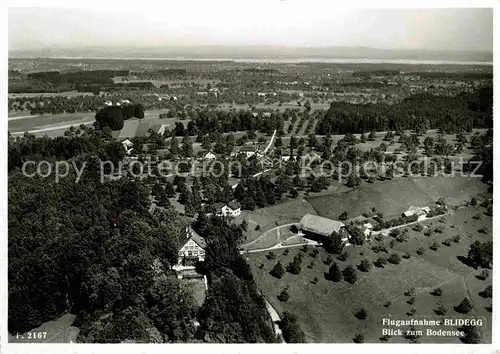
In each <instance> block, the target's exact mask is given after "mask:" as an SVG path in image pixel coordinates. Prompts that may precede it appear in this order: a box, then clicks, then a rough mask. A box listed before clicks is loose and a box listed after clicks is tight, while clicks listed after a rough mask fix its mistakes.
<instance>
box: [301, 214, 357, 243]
mask: <svg viewBox="0 0 500 354" xmlns="http://www.w3.org/2000/svg"><path fill="white" fill-rule="evenodd" d="M299 229H300V230H301V231H302V233H303V234H304V236H305V237H307V238H310V239H313V240H319V241H322V240H323V239H324V238H325V237H328V236H330V235H331V234H332V233H333V232H337V233H338V234H340V235H341V236H342V239H343V240H345V241H347V239H348V233H347V231H346V229H345V224H344V223H342V222H340V221H337V220H332V219H327V218H324V217H322V216H319V215H313V214H306V215H304V216H303V217H302V219H301V220H300V223H299Z"/></svg>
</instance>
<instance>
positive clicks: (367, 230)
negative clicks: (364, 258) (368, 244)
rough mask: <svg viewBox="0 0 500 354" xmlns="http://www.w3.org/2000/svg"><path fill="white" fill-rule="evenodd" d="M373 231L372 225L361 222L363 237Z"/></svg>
mask: <svg viewBox="0 0 500 354" xmlns="http://www.w3.org/2000/svg"><path fill="white" fill-rule="evenodd" d="M372 231H373V225H372V224H371V223H369V222H367V223H365V224H363V234H364V235H365V238H368V237H370V235H371V234H372Z"/></svg>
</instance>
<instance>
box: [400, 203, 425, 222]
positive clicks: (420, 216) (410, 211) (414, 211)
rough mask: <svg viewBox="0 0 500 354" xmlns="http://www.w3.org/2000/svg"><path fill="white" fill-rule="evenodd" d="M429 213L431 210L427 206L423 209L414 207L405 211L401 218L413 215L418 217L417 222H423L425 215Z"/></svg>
mask: <svg viewBox="0 0 500 354" xmlns="http://www.w3.org/2000/svg"><path fill="white" fill-rule="evenodd" d="M430 211H431V208H429V207H428V206H425V207H423V208H421V207H416V206H414V205H412V206H410V207H409V208H408V210H407V211H405V212H404V213H403V214H402V216H404V217H410V216H413V215H417V216H418V220H423V219H425V218H426V216H427V214H428V213H429V212H430Z"/></svg>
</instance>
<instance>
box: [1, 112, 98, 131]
mask: <svg viewBox="0 0 500 354" xmlns="http://www.w3.org/2000/svg"><path fill="white" fill-rule="evenodd" d="M93 121H95V113H92V112H90V113H64V114H53V115H52V114H51V115H42V116H36V117H31V118H25V119H16V120H9V131H10V132H11V133H15V132H25V131H33V130H39V129H48V128H54V129H57V128H58V127H61V126H68V125H74V126H79V125H80V124H84V123H88V122H93Z"/></svg>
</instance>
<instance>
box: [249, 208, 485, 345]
mask: <svg viewBox="0 0 500 354" xmlns="http://www.w3.org/2000/svg"><path fill="white" fill-rule="evenodd" d="M484 210H485V209H484V208H482V207H479V206H477V207H470V208H462V209H458V210H456V211H455V213H454V214H453V215H451V216H447V217H445V218H444V220H445V221H444V222H443V223H441V222H437V221H433V222H432V223H431V224H433V226H436V225H437V224H443V225H444V226H445V231H444V232H443V233H441V234H435V235H433V236H430V237H428V236H425V235H424V234H423V233H422V232H415V231H412V230H411V231H410V232H409V241H408V242H403V243H397V245H396V246H394V248H393V249H391V248H390V246H388V248H389V254H392V253H396V254H399V255H403V254H404V253H406V252H408V253H409V254H410V258H409V259H404V258H403V259H402V260H401V263H399V264H390V263H388V264H387V265H385V266H384V267H383V268H378V267H375V266H372V268H371V270H370V271H369V272H361V271H358V272H357V275H358V279H357V281H356V283H355V284H349V283H347V282H345V281H341V282H333V281H330V280H327V279H326V278H325V273H326V272H328V268H329V266H328V265H326V264H325V263H324V261H325V259H326V258H327V254H326V253H325V251H324V250H322V249H320V250H319V254H318V255H317V256H316V257H314V256H313V255H312V253H311V252H310V251H311V249H309V250H308V251H307V253H306V252H304V251H303V250H301V249H299V248H293V249H290V250H289V251H288V253H287V254H285V253H286V252H285V251H283V250H279V251H276V252H274V253H275V254H276V259H274V260H272V261H271V260H269V259H268V258H267V257H266V256H267V252H264V253H256V254H249V255H246V257H247V259H248V260H249V262H250V264H251V267H252V270H253V273H254V275H255V278H256V282H257V286H258V287H259V289H260V290H261V291H262V293H263V294H264V295H265V296H266V298H267V299H268V300H269V301H270V302H271V303H272V304H273V305H274V306H275V307H276V309H277V310H278V311H279V312H280V313H283V312H284V311H290V312H292V313H294V314H295V315H296V316H297V317H298V318H299V323H300V325H301V327H302V329H303V330H304V332H305V334H306V338H307V341H308V342H314V343H321V342H333V343H339V342H340V343H344V342H346V343H352V341H353V337H354V336H355V335H356V334H362V335H363V336H364V341H365V342H370V343H381V339H380V337H382V328H383V327H386V326H383V325H382V319H383V318H391V319H409V318H412V317H413V318H415V319H423V318H425V319H427V320H438V319H442V318H443V316H442V315H438V314H436V313H435V311H434V310H435V309H436V308H437V306H438V302H440V301H441V302H442V303H443V304H444V306H445V308H446V309H447V315H446V317H447V318H475V317H479V318H482V319H483V320H484V321H485V323H484V325H483V326H482V327H480V332H481V335H482V337H483V341H484V342H485V343H488V342H491V312H489V311H488V308H489V306H491V299H488V298H483V297H481V296H479V292H481V291H482V290H483V289H484V288H485V287H486V286H487V285H490V284H491V278H488V279H486V280H480V279H478V277H477V275H478V274H479V270H474V269H473V268H470V267H468V266H466V265H465V264H464V263H462V262H461V261H460V260H458V258H457V256H465V255H466V254H467V251H468V249H469V245H470V244H471V243H472V242H473V241H474V240H476V239H480V240H485V239H490V240H491V237H492V233H491V217H487V216H484V219H483V220H481V221H477V220H474V219H472V216H473V215H475V214H477V213H482V212H484ZM476 221H477V222H476ZM424 224H425V223H424ZM428 224H429V223H428ZM485 225H486V227H487V230H488V231H487V233H486V234H480V233H478V232H477V229H476V228H477V227H480V226H482V227H484V226H485ZM455 233H458V234H460V235H461V239H460V241H459V242H458V243H452V245H451V246H450V247H448V246H445V245H440V247H439V248H438V249H437V251H432V250H430V249H428V247H429V244H431V242H438V243H440V242H442V241H443V240H444V239H446V238H448V237H450V236H452V235H454V234H455ZM469 236H470V237H469ZM390 239H391V238H390V237H388V238H387V239H385V240H383V241H380V243H384V244H386V245H387V243H388V241H390ZM375 243H379V241H374V240H373V241H372V242H370V243H366V244H365V245H363V246H349V247H348V248H347V253H348V258H347V260H346V261H340V260H338V259H336V257H335V256H333V255H332V256H333V258H334V261H335V262H337V264H338V265H339V267H340V269H344V268H345V267H347V266H348V265H352V266H354V267H357V265H359V263H360V262H361V260H363V259H365V258H366V259H368V260H369V261H370V262H371V263H372V262H373V261H374V260H375V259H376V258H377V257H378V256H380V254H377V253H375V252H374V251H372V250H371V249H370V246H372V245H374V244H375ZM421 246H424V247H425V248H426V249H427V250H426V252H425V253H424V254H423V255H422V256H419V255H417V254H416V250H417V249H418V248H419V247H421ZM300 248H301V247H300ZM298 253H304V255H303V256H304V257H303V261H302V267H301V271H300V273H299V274H298V275H293V274H291V273H288V272H286V273H285V275H284V276H283V277H282V278H281V279H277V278H275V277H273V276H271V275H270V274H269V272H270V270H271V269H272V268H273V266H274V265H275V264H276V262H277V261H278V260H279V261H280V262H281V263H282V264H283V266H285V267H286V265H287V264H288V263H290V262H291V261H292V259H293V257H294V256H295V255H296V254H298ZM315 277H317V280H318V281H317V283H315V284H314V283H313V282H312V280H313V279H314V278H315ZM285 287H288V294H289V300H288V301H286V302H281V301H279V300H278V299H277V295H278V294H279V293H280V292H281V291H282V290H283V289H284V288H285ZM437 287H440V288H441V289H442V295H441V296H434V295H431V294H430V293H431V292H432V290H433V289H435V288H437ZM411 289H413V290H414V295H413V296H407V295H405V293H406V292H407V291H409V290H411ZM466 296H467V297H468V298H469V299H470V300H471V303H472V306H473V309H472V310H471V311H470V312H469V313H468V314H466V315H463V314H459V313H457V312H456V311H455V310H454V308H453V307H454V306H456V305H458V304H459V303H460V302H461V301H462V300H463V299H464V297H466ZM412 297H413V298H414V299H412ZM412 300H414V303H411V302H412ZM410 303H411V304H410ZM361 308H364V309H366V311H367V312H368V316H367V318H366V319H364V320H360V319H358V318H356V317H355V316H354V314H355V313H356V312H357V311H358V310H359V309H361ZM412 308H414V309H415V311H416V312H415V313H414V314H413V315H411V314H409V313H410V311H412ZM434 329H446V330H454V329H456V328H453V327H439V328H434ZM424 332H425V330H424ZM419 341H420V342H422V343H457V344H458V343H461V342H460V339H459V338H457V337H427V336H423V337H422V338H420V339H419ZM388 342H390V343H407V342H408V339H405V338H403V337H396V336H395V337H390V338H388Z"/></svg>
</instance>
